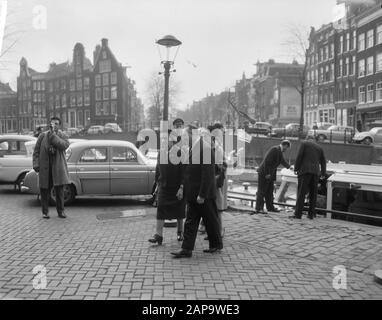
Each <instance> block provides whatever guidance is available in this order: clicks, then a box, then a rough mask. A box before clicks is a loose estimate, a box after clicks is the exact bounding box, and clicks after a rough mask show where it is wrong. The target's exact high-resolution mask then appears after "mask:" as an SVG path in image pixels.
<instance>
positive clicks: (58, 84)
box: [54, 80, 60, 91]
mask: <svg viewBox="0 0 382 320" xmlns="http://www.w3.org/2000/svg"><path fill="white" fill-rule="evenodd" d="M54 88H55V90H56V91H57V90H60V80H56V82H55V83H54Z"/></svg>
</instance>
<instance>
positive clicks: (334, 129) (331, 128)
mask: <svg viewBox="0 0 382 320" xmlns="http://www.w3.org/2000/svg"><path fill="white" fill-rule="evenodd" d="M328 130H329V131H340V130H343V128H342V129H341V128H340V127H338V126H331V127H329V128H328Z"/></svg>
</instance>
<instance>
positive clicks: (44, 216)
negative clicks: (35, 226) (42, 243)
mask: <svg viewBox="0 0 382 320" xmlns="http://www.w3.org/2000/svg"><path fill="white" fill-rule="evenodd" d="M42 217H43V218H44V219H50V217H49V214H47V213H46V214H45V213H43V214H42Z"/></svg>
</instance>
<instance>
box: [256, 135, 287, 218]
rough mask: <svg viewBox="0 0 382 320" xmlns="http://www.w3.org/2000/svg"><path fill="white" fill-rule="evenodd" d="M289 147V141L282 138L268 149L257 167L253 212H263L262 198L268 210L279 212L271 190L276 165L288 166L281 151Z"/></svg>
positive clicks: (272, 188) (274, 178)
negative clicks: (279, 142)
mask: <svg viewBox="0 0 382 320" xmlns="http://www.w3.org/2000/svg"><path fill="white" fill-rule="evenodd" d="M289 148H290V142H289V141H288V140H284V141H282V142H281V144H280V145H278V146H274V147H272V148H270V149H269V150H268V152H267V153H266V155H265V157H264V160H263V162H262V163H261V164H260V167H259V168H258V170H257V171H258V187H257V196H256V211H255V212H254V213H265V212H264V211H263V210H264V198H265V204H266V207H267V211H268V212H279V211H280V210H279V209H277V208H276V207H275V206H274V205H273V199H274V198H273V190H274V184H275V181H276V173H277V167H278V166H279V165H280V164H282V165H283V166H284V167H285V168H290V165H289V163H288V162H286V161H285V159H284V156H283V153H284V152H285V151H286V150H288V149H289Z"/></svg>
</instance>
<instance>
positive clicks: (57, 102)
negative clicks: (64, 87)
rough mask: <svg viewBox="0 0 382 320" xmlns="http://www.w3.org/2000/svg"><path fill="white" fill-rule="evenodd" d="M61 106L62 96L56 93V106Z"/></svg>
mask: <svg viewBox="0 0 382 320" xmlns="http://www.w3.org/2000/svg"><path fill="white" fill-rule="evenodd" d="M59 106H60V96H59V95H58V94H57V95H56V107H57V108H58V107H59Z"/></svg>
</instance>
